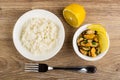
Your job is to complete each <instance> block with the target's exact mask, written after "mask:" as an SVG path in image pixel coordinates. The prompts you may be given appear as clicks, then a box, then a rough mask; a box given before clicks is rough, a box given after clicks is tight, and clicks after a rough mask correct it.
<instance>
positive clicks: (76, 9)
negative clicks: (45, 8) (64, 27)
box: [63, 4, 86, 28]
mask: <svg viewBox="0 0 120 80" xmlns="http://www.w3.org/2000/svg"><path fill="white" fill-rule="evenodd" d="M63 16H64V18H65V20H66V22H67V23H68V24H69V25H71V26H72V27H74V28H78V27H79V26H80V25H81V24H82V23H83V21H84V19H85V17H86V12H85V9H84V7H83V6H81V5H79V4H70V5H69V6H67V7H65V9H64V10H63Z"/></svg>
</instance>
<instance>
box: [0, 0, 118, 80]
mask: <svg viewBox="0 0 120 80" xmlns="http://www.w3.org/2000/svg"><path fill="white" fill-rule="evenodd" d="M71 3H79V4H81V5H83V6H85V9H86V12H87V17H86V20H85V22H84V24H87V23H101V24H103V25H104V26H105V27H106V29H107V31H108V33H109V36H110V49H109V51H108V53H107V55H106V56H105V57H104V58H102V59H101V60H99V61H95V62H88V61H84V60H82V59H80V58H79V57H78V56H77V55H76V54H75V52H74V50H73V47H72V37H73V34H74V32H75V31H76V30H77V29H73V28H71V27H70V26H69V25H68V24H67V23H66V22H65V20H64V18H63V16H62V10H63V8H64V7H65V6H67V5H68V4H71ZM119 5H120V1H119V0H0V80H120V6H119ZM37 8H38V9H46V10H49V11H51V12H53V13H55V14H56V15H57V16H58V17H59V18H60V19H61V21H62V22H63V24H64V28H65V32H66V38H65V42H64V46H63V48H62V49H61V51H60V52H59V53H58V54H57V55H56V56H55V57H53V58H52V59H50V60H47V61H43V62H37V63H46V64H48V65H50V66H78V65H79V66H80V65H95V66H97V68H98V70H97V72H96V73H95V74H82V73H75V72H69V71H48V72H46V73H26V72H24V71H23V69H24V63H26V62H33V61H30V60H28V59H25V58H24V57H23V56H21V55H20V54H19V53H18V51H17V50H16V49H15V47H14V44H13V41H12V31H13V28H14V24H15V22H16V21H17V19H18V18H19V17H20V16H21V15H22V14H23V13H25V12H26V11H29V10H31V9H37Z"/></svg>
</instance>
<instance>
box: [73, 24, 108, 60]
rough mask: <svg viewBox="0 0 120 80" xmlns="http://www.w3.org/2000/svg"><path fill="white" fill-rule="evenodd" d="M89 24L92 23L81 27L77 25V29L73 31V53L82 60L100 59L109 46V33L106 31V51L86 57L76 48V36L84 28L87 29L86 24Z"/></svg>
mask: <svg viewBox="0 0 120 80" xmlns="http://www.w3.org/2000/svg"><path fill="white" fill-rule="evenodd" d="M89 25H92V24H85V25H83V26H81V27H79V29H78V30H77V31H76V32H75V33H74V36H73V43H72V44H73V49H74V51H75V53H76V54H77V55H78V56H79V57H80V58H82V59H83V60H86V61H97V60H100V59H101V58H103V56H105V55H106V54H107V52H108V50H109V47H110V40H109V35H108V33H107V38H108V48H107V49H106V51H104V52H102V53H101V54H99V55H97V56H96V57H94V58H93V57H88V56H85V55H83V54H82V53H80V51H79V50H78V46H77V42H76V41H77V38H78V36H79V35H80V34H81V33H82V32H83V31H85V30H87V26H89Z"/></svg>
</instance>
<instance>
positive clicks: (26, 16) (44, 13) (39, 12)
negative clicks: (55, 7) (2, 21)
mask: <svg viewBox="0 0 120 80" xmlns="http://www.w3.org/2000/svg"><path fill="white" fill-rule="evenodd" d="M41 16H42V17H44V18H47V19H50V20H52V21H53V22H55V23H56V24H57V25H58V26H59V28H60V29H59V30H60V31H59V33H61V34H60V35H59V38H61V39H60V41H58V44H59V45H58V46H56V47H55V48H56V49H54V50H53V52H50V53H51V54H47V56H46V55H44V54H41V56H39V55H32V53H30V52H29V51H27V50H26V49H25V48H24V47H23V46H22V45H21V43H20V40H19V39H18V38H19V37H20V32H21V29H22V24H23V23H24V22H25V21H27V19H30V18H32V17H41ZM20 25H21V26H20ZM20 27H21V28H20ZM12 37H13V43H14V46H15V48H16V49H17V51H18V52H19V53H20V54H21V55H22V56H23V57H25V58H27V59H29V60H32V61H45V60H48V59H51V58H52V57H54V56H55V55H56V54H57V53H58V52H59V51H60V50H61V48H62V46H63V44H64V40H65V30H64V26H63V23H62V21H61V20H60V19H59V18H58V17H57V16H56V15H55V14H54V13H52V12H50V11H48V10H44V9H33V10H30V11H27V12H25V13H24V14H22V16H20V17H19V19H18V20H17V21H16V23H15V25H14V28H13V34H12Z"/></svg>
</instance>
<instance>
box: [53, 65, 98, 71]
mask: <svg viewBox="0 0 120 80" xmlns="http://www.w3.org/2000/svg"><path fill="white" fill-rule="evenodd" d="M53 70H72V71H78V72H82V73H95V72H96V70H97V68H96V67H95V66H79V67H53Z"/></svg>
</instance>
